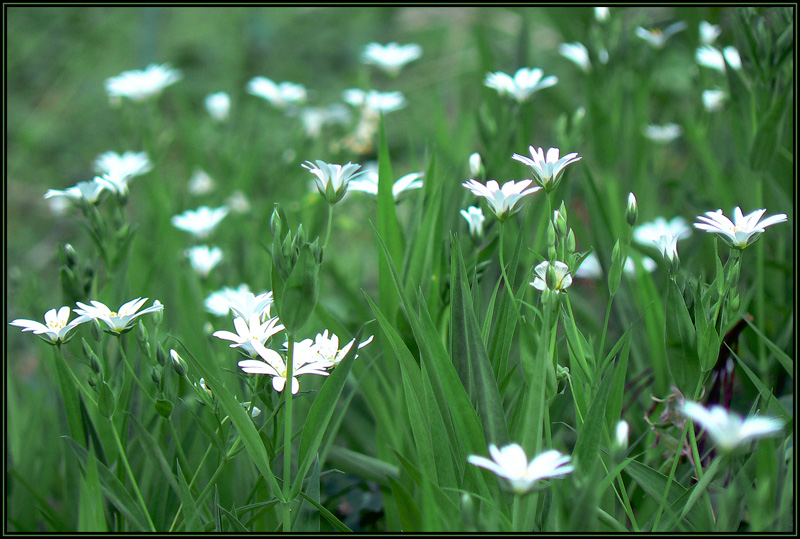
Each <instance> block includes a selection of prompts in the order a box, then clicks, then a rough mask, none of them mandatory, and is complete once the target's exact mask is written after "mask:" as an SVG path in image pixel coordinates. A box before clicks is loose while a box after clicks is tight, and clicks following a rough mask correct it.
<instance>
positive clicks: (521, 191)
mask: <svg viewBox="0 0 800 539" xmlns="http://www.w3.org/2000/svg"><path fill="white" fill-rule="evenodd" d="M532 183H533V180H522V181H519V182H515V181H513V180H511V181H507V182H506V183H504V184H503V187H502V188H501V187H500V185H499V184H498V183H497V182H496V181H495V180H489V181H488V182H487V183H486V185H483V184H482V183H480V182H477V181H475V180H469V181H467V182H464V183H462V184H461V185H462V186H464V187H466V188H467V189H469V190H470V191H472V193H473V194H475V195H477V196H479V197H483V198H485V199H486V201H487V203H488V204H489V209H490V210H491V212H492V213H493V214H494V216H495V217H497V219H498V220H499V221H501V222H502V221H505V220H506V219H508V218H509V217H511V216H513V215H515V214H516V213H517V212H519V210H520V209H521V201H522V197H524V196H526V195H530V194H531V193H535V192H536V191H539V190H540V189H541V187H539V186H537V185H535V186H533V187H528V186H529V185H530V184H532Z"/></svg>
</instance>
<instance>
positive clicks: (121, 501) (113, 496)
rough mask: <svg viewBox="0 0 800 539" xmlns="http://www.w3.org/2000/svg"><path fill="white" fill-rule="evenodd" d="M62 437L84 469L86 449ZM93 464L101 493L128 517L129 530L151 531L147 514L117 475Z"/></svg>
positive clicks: (86, 457)
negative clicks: (95, 467)
mask: <svg viewBox="0 0 800 539" xmlns="http://www.w3.org/2000/svg"><path fill="white" fill-rule="evenodd" d="M63 438H64V439H65V440H66V441H67V442H68V445H69V447H70V448H71V449H72V450H73V452H74V453H75V456H76V457H77V458H78V464H79V465H80V467H81V469H82V470H86V468H87V461H88V458H89V453H88V451H86V449H84V448H83V447H81V446H80V445H78V444H77V443H76V442H75V440H73V439H72V438H69V437H66V436H65V437H63ZM95 465H96V466H97V471H98V475H99V478H100V486H101V487H102V489H103V494H104V495H105V496H106V498H107V499H108V501H109V502H111V503H112V504H113V505H114V507H116V508H117V509H118V510H119V512H120V513H122V514H123V515H124V516H125V518H126V519H128V522H129V523H130V525H131V531H142V532H144V531H153V530H152V529H151V528H150V525H149V524H148V519H147V516H146V515H145V514H144V513H143V512H142V508H141V506H140V505H139V503H138V502H136V501H135V500H134V499H133V496H131V495H130V493H128V491H127V490H126V489H125V487H124V486H123V485H122V483H121V482H120V480H119V479H118V478H117V476H116V475H114V473H113V472H111V470H109V469H108V468H107V467H106V466H104V465H103V464H101V463H99V462H96V463H95Z"/></svg>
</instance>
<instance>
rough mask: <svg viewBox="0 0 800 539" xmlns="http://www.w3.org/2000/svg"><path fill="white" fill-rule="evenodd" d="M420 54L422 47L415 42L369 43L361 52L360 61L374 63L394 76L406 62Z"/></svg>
mask: <svg viewBox="0 0 800 539" xmlns="http://www.w3.org/2000/svg"><path fill="white" fill-rule="evenodd" d="M420 56H422V47H420V46H419V45H417V44H416V43H409V44H407V45H398V44H397V43H395V42H392V43H389V44H388V45H381V44H380V43H375V42H373V43H369V44H368V45H367V47H366V48H365V49H364V52H363V53H362V54H361V61H362V62H364V63H365V64H371V65H374V66H376V67H378V68H380V69H382V70H383V71H385V72H386V73H388V74H389V75H391V76H396V75H397V74H398V73H399V72H400V70H401V69H402V68H403V66H405V65H406V64H407V63H409V62H412V61H414V60H416V59H417V58H419V57H420Z"/></svg>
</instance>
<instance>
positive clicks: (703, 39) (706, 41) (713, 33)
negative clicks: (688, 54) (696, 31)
mask: <svg viewBox="0 0 800 539" xmlns="http://www.w3.org/2000/svg"><path fill="white" fill-rule="evenodd" d="M721 33H722V28H720V27H719V25H717V24H711V23H710V22H708V21H700V43H702V44H703V45H711V44H712V43H714V41H716V39H717V38H718V37H719V35H720V34H721Z"/></svg>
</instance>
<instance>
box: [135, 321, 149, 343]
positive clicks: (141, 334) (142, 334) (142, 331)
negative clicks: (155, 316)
mask: <svg viewBox="0 0 800 539" xmlns="http://www.w3.org/2000/svg"><path fill="white" fill-rule="evenodd" d="M136 340H137V341H138V342H139V346H141V347H142V348H145V347H146V346H147V344H148V342H149V341H148V339H147V328H146V327H144V323H143V322H142V319H141V318H140V319H139V322H138V323H137V324H136Z"/></svg>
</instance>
